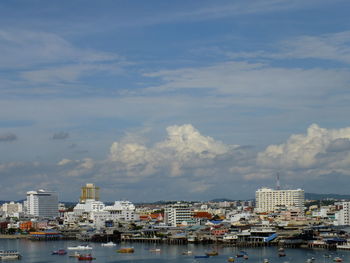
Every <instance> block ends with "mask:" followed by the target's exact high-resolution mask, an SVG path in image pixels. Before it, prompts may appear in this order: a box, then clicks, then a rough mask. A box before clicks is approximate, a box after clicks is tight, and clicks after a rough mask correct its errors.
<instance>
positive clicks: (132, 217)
mask: <svg viewBox="0 0 350 263" xmlns="http://www.w3.org/2000/svg"><path fill="white" fill-rule="evenodd" d="M105 210H106V211H108V212H109V213H110V214H111V215H112V217H113V219H114V220H117V219H119V220H124V221H136V220H139V216H138V214H137V213H136V212H135V211H136V210H135V205H134V204H133V203H131V202H129V201H115V202H114V204H113V205H111V206H106V207H105Z"/></svg>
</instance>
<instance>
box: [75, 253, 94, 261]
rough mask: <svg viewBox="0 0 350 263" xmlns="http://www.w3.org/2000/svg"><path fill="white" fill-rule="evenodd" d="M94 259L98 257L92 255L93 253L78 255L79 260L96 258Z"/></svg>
mask: <svg viewBox="0 0 350 263" xmlns="http://www.w3.org/2000/svg"><path fill="white" fill-rule="evenodd" d="M94 259H96V258H94V257H92V255H91V254H87V255H80V256H79V257H78V260H89V261H90V260H94Z"/></svg>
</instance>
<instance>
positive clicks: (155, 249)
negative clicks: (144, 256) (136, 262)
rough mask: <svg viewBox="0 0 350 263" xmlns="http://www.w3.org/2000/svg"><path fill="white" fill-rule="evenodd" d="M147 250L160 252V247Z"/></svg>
mask: <svg viewBox="0 0 350 263" xmlns="http://www.w3.org/2000/svg"><path fill="white" fill-rule="evenodd" d="M149 252H160V248H152V249H150V250H149Z"/></svg>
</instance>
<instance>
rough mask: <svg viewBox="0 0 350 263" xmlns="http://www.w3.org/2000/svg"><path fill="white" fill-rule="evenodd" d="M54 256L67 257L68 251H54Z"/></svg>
mask: <svg viewBox="0 0 350 263" xmlns="http://www.w3.org/2000/svg"><path fill="white" fill-rule="evenodd" d="M51 254H52V255H61V256H62V255H65V254H67V251H66V250H64V249H59V250H55V251H52V253H51Z"/></svg>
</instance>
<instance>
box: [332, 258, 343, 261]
mask: <svg viewBox="0 0 350 263" xmlns="http://www.w3.org/2000/svg"><path fill="white" fill-rule="evenodd" d="M333 261H334V262H343V259H342V258H341V257H335V258H333Z"/></svg>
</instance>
